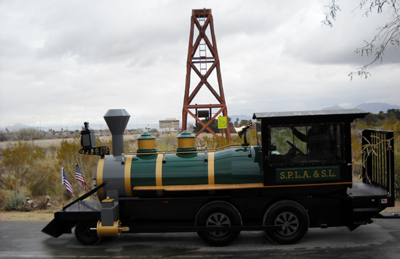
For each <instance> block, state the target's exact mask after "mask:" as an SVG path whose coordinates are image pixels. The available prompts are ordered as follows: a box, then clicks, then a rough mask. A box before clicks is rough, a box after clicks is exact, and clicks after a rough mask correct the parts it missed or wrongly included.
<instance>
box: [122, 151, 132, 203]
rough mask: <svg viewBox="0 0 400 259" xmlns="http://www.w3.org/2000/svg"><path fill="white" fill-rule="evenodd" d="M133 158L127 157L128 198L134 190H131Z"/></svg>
mask: <svg viewBox="0 0 400 259" xmlns="http://www.w3.org/2000/svg"><path fill="white" fill-rule="evenodd" d="M132 158H133V156H126V161H125V174H124V177H125V193H126V196H127V197H130V196H132V188H131V167H132Z"/></svg>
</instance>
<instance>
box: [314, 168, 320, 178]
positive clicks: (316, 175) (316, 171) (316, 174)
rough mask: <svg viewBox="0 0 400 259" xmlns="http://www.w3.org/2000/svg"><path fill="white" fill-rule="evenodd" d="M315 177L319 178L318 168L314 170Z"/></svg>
mask: <svg viewBox="0 0 400 259" xmlns="http://www.w3.org/2000/svg"><path fill="white" fill-rule="evenodd" d="M314 178H319V172H318V170H315V171H314Z"/></svg>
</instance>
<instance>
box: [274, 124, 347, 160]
mask: <svg viewBox="0 0 400 259" xmlns="http://www.w3.org/2000/svg"><path fill="white" fill-rule="evenodd" d="M269 132H270V140H271V141H270V145H271V147H270V152H269V160H270V162H271V163H318V162H329V161H337V160H343V159H344V157H343V152H342V137H341V136H342V134H341V125H340V124H310V125H301V126H290V127H282V126H276V127H275V126H271V127H270V130H269Z"/></svg>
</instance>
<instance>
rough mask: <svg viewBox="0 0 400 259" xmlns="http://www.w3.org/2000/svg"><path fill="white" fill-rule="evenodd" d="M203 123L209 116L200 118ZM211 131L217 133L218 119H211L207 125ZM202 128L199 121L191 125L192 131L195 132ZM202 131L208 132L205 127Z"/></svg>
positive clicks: (207, 120)
mask: <svg viewBox="0 0 400 259" xmlns="http://www.w3.org/2000/svg"><path fill="white" fill-rule="evenodd" d="M201 121H202V122H203V123H204V124H207V123H208V122H209V121H210V118H206V119H204V120H201ZM208 127H209V128H210V129H211V130H212V131H214V132H215V133H219V129H218V121H217V120H213V121H212V122H211V124H210V125H209V126H208ZM202 128H203V125H201V124H200V123H196V125H195V126H194V127H193V132H194V133H197V132H199V131H200V130H201V129H202ZM202 132H206V133H210V132H209V131H208V130H207V129H205V130H204V131H202Z"/></svg>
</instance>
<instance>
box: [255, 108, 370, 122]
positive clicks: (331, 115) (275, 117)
mask: <svg viewBox="0 0 400 259" xmlns="http://www.w3.org/2000/svg"><path fill="white" fill-rule="evenodd" d="M367 114H368V113H367V112H365V111H362V110H359V109H342V110H316V111H295V112H256V113H254V114H253V119H262V120H267V121H269V122H271V123H276V122H277V123H282V122H290V121H296V122H300V121H313V122H317V121H321V122H329V121H347V122H352V121H353V120H354V119H357V118H364V117H365V116H366V115H367Z"/></svg>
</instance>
